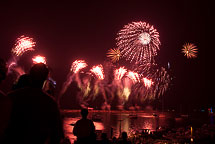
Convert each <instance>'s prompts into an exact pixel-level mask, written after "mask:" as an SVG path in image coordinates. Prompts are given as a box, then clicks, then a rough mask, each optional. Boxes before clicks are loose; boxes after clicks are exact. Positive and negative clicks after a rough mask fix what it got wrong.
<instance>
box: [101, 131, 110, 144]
mask: <svg viewBox="0 0 215 144" xmlns="http://www.w3.org/2000/svg"><path fill="white" fill-rule="evenodd" d="M99 143H100V144H110V141H109V139H108V138H107V133H102V134H101V141H100V142H99Z"/></svg>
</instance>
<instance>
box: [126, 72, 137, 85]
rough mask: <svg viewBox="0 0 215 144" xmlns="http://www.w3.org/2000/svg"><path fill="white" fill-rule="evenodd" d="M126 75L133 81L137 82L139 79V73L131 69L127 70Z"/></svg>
mask: <svg viewBox="0 0 215 144" xmlns="http://www.w3.org/2000/svg"><path fill="white" fill-rule="evenodd" d="M127 76H128V77H129V78H130V79H131V80H132V81H133V82H134V83H136V82H138V81H139V74H138V73H136V72H133V71H129V72H128V73H127Z"/></svg>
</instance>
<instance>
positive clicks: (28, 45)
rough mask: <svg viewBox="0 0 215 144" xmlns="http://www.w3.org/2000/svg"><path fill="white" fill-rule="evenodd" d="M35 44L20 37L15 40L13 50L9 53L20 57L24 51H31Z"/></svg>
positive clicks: (26, 38) (28, 39) (31, 39)
mask: <svg viewBox="0 0 215 144" xmlns="http://www.w3.org/2000/svg"><path fill="white" fill-rule="evenodd" d="M35 44H36V42H34V41H33V38H29V37H25V36H24V35H22V36H21V37H19V38H18V39H17V40H16V43H15V45H14V48H13V49H12V50H11V52H12V53H13V54H14V55H16V56H21V55H23V54H24V53H25V52H26V51H33V50H34V48H33V47H34V46H35Z"/></svg>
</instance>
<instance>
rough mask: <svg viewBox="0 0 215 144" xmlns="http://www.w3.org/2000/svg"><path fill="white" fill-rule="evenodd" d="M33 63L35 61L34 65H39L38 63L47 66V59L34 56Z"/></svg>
mask: <svg viewBox="0 0 215 144" xmlns="http://www.w3.org/2000/svg"><path fill="white" fill-rule="evenodd" d="M32 61H33V63H34V64H37V63H44V64H46V58H45V57H44V56H40V55H37V56H34V57H33V58H32Z"/></svg>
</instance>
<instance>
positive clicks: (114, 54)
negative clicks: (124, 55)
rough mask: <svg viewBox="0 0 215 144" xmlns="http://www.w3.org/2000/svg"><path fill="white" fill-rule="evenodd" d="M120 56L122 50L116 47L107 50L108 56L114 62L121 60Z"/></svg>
mask: <svg viewBox="0 0 215 144" xmlns="http://www.w3.org/2000/svg"><path fill="white" fill-rule="evenodd" d="M120 56H121V54H120V50H119V49H116V48H113V49H110V50H108V52H107V57H108V58H110V59H111V61H112V62H114V63H115V62H117V61H119V59H120Z"/></svg>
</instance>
